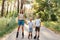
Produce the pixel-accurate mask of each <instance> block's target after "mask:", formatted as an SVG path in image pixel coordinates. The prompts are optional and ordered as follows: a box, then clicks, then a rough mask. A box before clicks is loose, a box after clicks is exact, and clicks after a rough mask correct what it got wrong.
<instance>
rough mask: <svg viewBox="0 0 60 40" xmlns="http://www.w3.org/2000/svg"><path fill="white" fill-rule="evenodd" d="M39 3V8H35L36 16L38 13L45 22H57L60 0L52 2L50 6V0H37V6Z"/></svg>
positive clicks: (52, 0)
mask: <svg viewBox="0 0 60 40" xmlns="http://www.w3.org/2000/svg"><path fill="white" fill-rule="evenodd" d="M37 3H38V8H37V7H36V8H34V9H35V10H36V11H35V13H34V14H36V13H38V14H39V15H40V16H41V19H42V20H43V21H48V20H52V21H57V20H58V19H57V16H58V15H59V14H60V11H58V10H60V6H59V4H60V0H50V4H48V0H44V1H43V0H36V4H35V5H37ZM41 11H42V13H41Z"/></svg>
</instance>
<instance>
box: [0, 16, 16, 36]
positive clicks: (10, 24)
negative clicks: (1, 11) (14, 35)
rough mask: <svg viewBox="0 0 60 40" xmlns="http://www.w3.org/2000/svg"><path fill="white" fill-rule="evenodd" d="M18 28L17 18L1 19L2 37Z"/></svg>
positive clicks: (0, 30) (0, 31) (0, 33)
mask: <svg viewBox="0 0 60 40" xmlns="http://www.w3.org/2000/svg"><path fill="white" fill-rule="evenodd" d="M16 27H17V23H16V20H15V18H14V17H13V18H5V17H3V18H0V37H3V36H4V35H5V34H7V33H10V32H11V31H12V30H13V29H14V28H16Z"/></svg>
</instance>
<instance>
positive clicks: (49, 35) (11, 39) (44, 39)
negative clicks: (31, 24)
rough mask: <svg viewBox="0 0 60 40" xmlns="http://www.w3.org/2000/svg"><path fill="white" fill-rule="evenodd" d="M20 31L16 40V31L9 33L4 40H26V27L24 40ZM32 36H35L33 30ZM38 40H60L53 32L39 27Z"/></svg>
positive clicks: (59, 36)
mask: <svg viewBox="0 0 60 40" xmlns="http://www.w3.org/2000/svg"><path fill="white" fill-rule="evenodd" d="M21 31H22V30H21V29H20V33H19V37H18V38H17V39H16V32H17V29H16V30H14V31H13V32H12V33H10V34H9V36H8V37H7V38H6V39H5V40H28V25H25V31H24V35H25V36H24V39H22V36H21ZM34 34H35V31H34V29H33V36H34ZM31 40H34V39H33V38H32V39H31ZM39 40H60V35H57V34H55V33H54V32H53V31H51V30H49V29H47V28H45V27H41V29H40V39H39Z"/></svg>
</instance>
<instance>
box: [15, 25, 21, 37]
mask: <svg viewBox="0 0 60 40" xmlns="http://www.w3.org/2000/svg"><path fill="white" fill-rule="evenodd" d="M19 30H20V26H19V27H18V30H17V34H16V38H18V35H19Z"/></svg>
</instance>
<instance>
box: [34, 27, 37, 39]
mask: <svg viewBox="0 0 60 40" xmlns="http://www.w3.org/2000/svg"><path fill="white" fill-rule="evenodd" d="M36 36H37V27H36V28H35V36H34V39H35V38H36Z"/></svg>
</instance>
